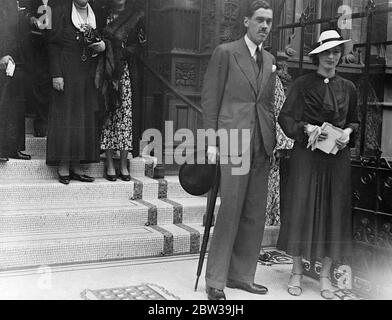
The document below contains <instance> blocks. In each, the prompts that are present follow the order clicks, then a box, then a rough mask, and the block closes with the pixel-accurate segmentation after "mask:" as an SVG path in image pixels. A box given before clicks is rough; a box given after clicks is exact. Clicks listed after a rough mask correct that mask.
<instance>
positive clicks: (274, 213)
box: [266, 77, 294, 226]
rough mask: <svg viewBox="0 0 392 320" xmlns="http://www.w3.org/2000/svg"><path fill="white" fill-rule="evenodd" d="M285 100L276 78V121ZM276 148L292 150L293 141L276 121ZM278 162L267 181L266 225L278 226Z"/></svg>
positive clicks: (280, 84)
mask: <svg viewBox="0 0 392 320" xmlns="http://www.w3.org/2000/svg"><path fill="white" fill-rule="evenodd" d="M285 100H286V96H285V93H284V88H283V85H282V82H281V81H280V79H279V77H276V86H275V118H276V119H278V116H279V113H280V110H282V106H283V104H284V102H285ZM276 140H277V143H276V148H275V150H282V149H292V148H293V144H294V140H292V139H289V138H287V137H286V135H285V134H284V133H283V130H282V129H281V127H280V125H279V123H278V121H276ZM279 166H280V163H279V160H278V161H276V163H274V164H273V165H272V166H271V169H270V173H269V179H268V197H267V211H266V215H267V216H266V225H267V226H279V225H280V175H279Z"/></svg>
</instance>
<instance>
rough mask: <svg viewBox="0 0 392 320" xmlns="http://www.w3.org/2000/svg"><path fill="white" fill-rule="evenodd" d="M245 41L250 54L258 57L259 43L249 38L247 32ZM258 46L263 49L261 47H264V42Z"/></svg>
mask: <svg viewBox="0 0 392 320" xmlns="http://www.w3.org/2000/svg"><path fill="white" fill-rule="evenodd" d="M245 43H246V45H247V47H248V49H249V52H250V55H251V56H252V57H253V58H256V49H257V45H256V44H255V43H254V42H253V41H252V40H250V39H249V37H248V35H247V34H246V35H245ZM258 47H259V50H260V51H261V48H262V47H263V43H261V44H260V45H259V46H258Z"/></svg>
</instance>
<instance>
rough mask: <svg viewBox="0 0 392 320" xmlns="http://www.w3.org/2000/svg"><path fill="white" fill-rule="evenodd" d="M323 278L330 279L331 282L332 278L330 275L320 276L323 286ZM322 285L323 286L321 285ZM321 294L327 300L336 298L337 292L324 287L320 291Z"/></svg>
mask: <svg viewBox="0 0 392 320" xmlns="http://www.w3.org/2000/svg"><path fill="white" fill-rule="evenodd" d="M321 279H328V280H329V281H330V282H331V278H330V277H328V276H320V286H321ZM321 287H322V286H321ZM320 295H321V296H322V297H323V298H324V299H326V300H332V299H334V298H335V292H334V291H333V290H330V289H322V288H321V291H320Z"/></svg>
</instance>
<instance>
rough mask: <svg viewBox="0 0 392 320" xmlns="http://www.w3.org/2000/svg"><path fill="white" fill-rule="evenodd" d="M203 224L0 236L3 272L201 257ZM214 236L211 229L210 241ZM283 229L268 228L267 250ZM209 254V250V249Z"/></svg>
mask: <svg viewBox="0 0 392 320" xmlns="http://www.w3.org/2000/svg"><path fill="white" fill-rule="evenodd" d="M203 233H204V227H203V226H202V225H201V224H200V223H197V224H178V225H173V224H171V225H162V226H152V227H147V226H146V227H139V228H126V229H122V230H116V231H115V232H113V231H106V230H105V231H95V232H87V231H84V232H74V233H68V234H61V233H55V232H53V233H51V234H33V235H28V236H27V235H14V236H5V235H3V236H0V271H7V270H16V269H27V268H39V267H43V266H51V265H53V266H54V265H65V264H77V263H97V262H108V261H115V260H129V259H134V258H148V257H159V256H170V255H181V254H197V253H199V252H200V247H201V243H202V239H203ZM212 233H213V227H212V228H211V233H210V239H211V236H212ZM278 234H279V227H266V228H265V232H264V239H263V246H265V247H271V246H276V239H277V237H278ZM207 250H208V247H207Z"/></svg>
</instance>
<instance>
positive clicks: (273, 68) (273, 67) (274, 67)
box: [272, 64, 276, 73]
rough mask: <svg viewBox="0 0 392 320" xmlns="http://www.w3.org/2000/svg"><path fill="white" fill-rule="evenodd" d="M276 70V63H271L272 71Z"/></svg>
mask: <svg viewBox="0 0 392 320" xmlns="http://www.w3.org/2000/svg"><path fill="white" fill-rule="evenodd" d="M275 71H276V65H274V64H273V65H272V73H274V72H275Z"/></svg>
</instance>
